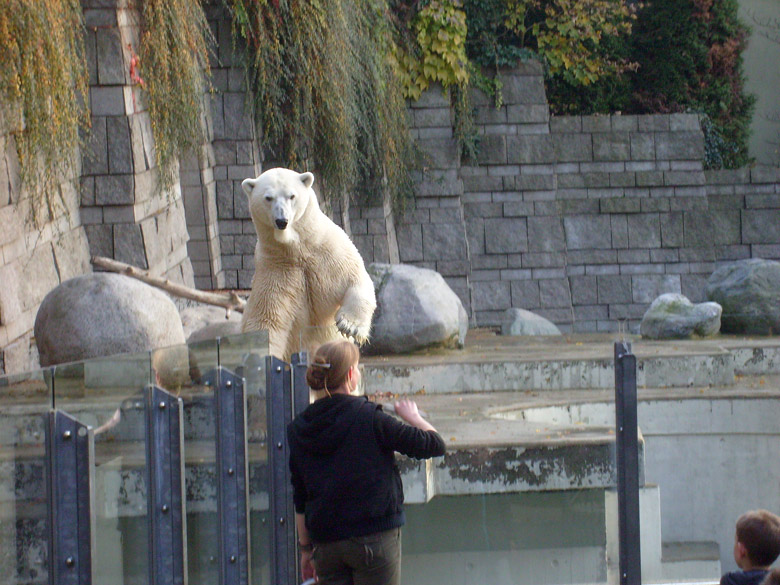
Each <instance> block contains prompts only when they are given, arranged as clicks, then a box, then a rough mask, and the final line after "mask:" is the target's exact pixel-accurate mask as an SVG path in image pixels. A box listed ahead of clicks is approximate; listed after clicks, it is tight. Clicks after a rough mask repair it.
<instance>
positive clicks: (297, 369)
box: [291, 351, 309, 416]
mask: <svg viewBox="0 0 780 585" xmlns="http://www.w3.org/2000/svg"><path fill="white" fill-rule="evenodd" d="M291 365H292V388H293V392H292V396H293V416H298V415H299V414H301V413H302V412H303V411H304V410H306V407H307V406H309V385H308V384H307V383H306V368H307V367H308V366H309V356H308V354H307V353H306V352H305V351H302V352H300V353H296V354H293V356H292V360H291Z"/></svg>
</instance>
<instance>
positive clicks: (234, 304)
mask: <svg viewBox="0 0 780 585" xmlns="http://www.w3.org/2000/svg"><path fill="white" fill-rule="evenodd" d="M92 264H93V265H95V266H97V267H98V268H103V269H105V270H110V271H111V272H118V273H119V274H124V275H126V276H131V277H133V278H137V279H138V280H140V281H142V282H145V283H146V284H151V285H152V286H156V287H157V288H161V289H163V290H164V291H167V292H169V293H171V294H172V295H176V296H177V297H182V298H185V299H192V300H193V301H198V302H200V303H207V304H209V305H216V306H218V307H224V308H225V309H227V312H228V315H230V311H236V312H237V313H243V312H244V305H246V301H245V300H244V299H242V298H241V297H240V296H238V294H237V293H236V292H235V291H230V293H226V294H221V293H212V292H205V291H202V290H198V289H195V288H190V287H188V286H184V285H183V284H176V283H175V282H171V281H170V280H168V279H167V278H161V277H159V276H152V275H151V274H149V273H148V272H147V271H146V270H142V269H141V268H137V267H135V266H132V265H130V264H125V263H124V262H120V261H118V260H114V259H112V258H106V257H104V256H93V257H92Z"/></svg>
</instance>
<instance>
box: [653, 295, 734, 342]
mask: <svg viewBox="0 0 780 585" xmlns="http://www.w3.org/2000/svg"><path fill="white" fill-rule="evenodd" d="M721 312H722V309H721V306H720V305H719V304H718V303H699V304H696V305H694V304H693V303H691V301H690V300H688V297H686V296H685V295H681V294H678V293H666V294H663V295H661V296H659V297H658V298H657V299H655V300H654V301H653V302H652V303H651V304H650V308H649V309H647V312H645V316H644V317H642V323H641V324H640V325H639V332H640V333H641V334H642V337H644V338H646V339H685V338H687V337H691V336H692V335H699V336H701V337H708V336H710V335H715V334H716V333H718V331H720V315H721Z"/></svg>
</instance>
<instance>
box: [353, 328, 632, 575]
mask: <svg viewBox="0 0 780 585" xmlns="http://www.w3.org/2000/svg"><path fill="white" fill-rule="evenodd" d="M410 318H411V316H410ZM407 329H413V326H412V325H411V324H409V323H405V324H402V325H400V324H399V326H398V331H399V332H403V331H406V330H407ZM381 333H382V332H377V333H375V334H381ZM481 335H482V336H481V337H478V338H472V339H470V340H467V343H466V348H465V349H447V348H435V349H427V350H421V351H418V352H414V353H409V354H405V355H400V354H399V355H394V354H389V353H383V354H382V355H365V356H364V357H362V358H361V364H362V370H363V388H364V390H365V393H366V395H367V396H368V397H369V399H371V400H374V401H376V402H378V403H380V404H382V405H383V408H384V410H385V411H387V412H391V413H392V412H393V411H394V406H393V405H394V402H395V401H396V400H397V399H398V398H399V397H409V398H411V399H413V400H415V401H416V402H417V404H418V407H419V408H420V410H421V412H422V414H423V416H424V417H425V418H427V419H428V420H429V421H430V422H431V423H432V424H433V426H434V427H436V428H437V430H438V431H439V432H440V434H441V435H442V437H443V438H444V440H445V442H446V443H447V453H446V454H445V455H444V456H443V457H440V458H436V459H433V460H430V461H417V460H414V459H409V458H406V457H401V456H399V457H398V458H397V461H398V465H399V469H400V471H401V476H402V480H403V484H404V492H405V497H406V504H405V510H406V518H407V522H406V525H405V527H404V529H403V556H402V573H403V582H404V583H406V584H408V585H422V584H425V585H444V584H446V585H470V584H473V583H495V584H500V585H526V584H527V585H574V584H581V583H617V582H618V575H617V570H618V565H617V549H618V542H617V539H618V534H617V512H618V510H617V497H616V492H615V486H616V480H617V468H616V443H615V437H616V433H615V400H614V396H615V390H614V384H615V380H614V370H613V363H614V357H613V353H614V351H613V350H614V348H613V340H612V339H606V338H605V337H604V336H602V337H601V338H600V339H598V340H592V341H587V342H585V343H583V342H580V340H578V339H574V338H569V337H568V336H559V337H557V338H555V339H553V338H538V337H537V338H532V337H525V338H521V337H515V338H508V337H501V336H495V335H486V334H484V333H483V334H481ZM410 336H413V331H412V332H407V338H408V337H410ZM367 349H368V351H369V352H370V351H371V348H370V347H369V348H367Z"/></svg>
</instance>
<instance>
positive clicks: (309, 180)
mask: <svg viewBox="0 0 780 585" xmlns="http://www.w3.org/2000/svg"><path fill="white" fill-rule="evenodd" d="M298 177H299V178H300V179H301V183H303V185H304V187H306V188H307V189H308V188H309V187H311V186H312V185H313V184H314V175H312V174H311V173H301V174H300V175H298Z"/></svg>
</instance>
